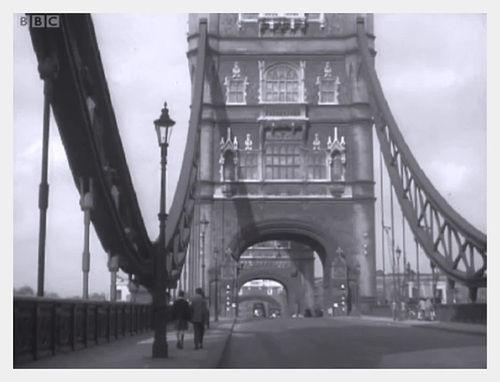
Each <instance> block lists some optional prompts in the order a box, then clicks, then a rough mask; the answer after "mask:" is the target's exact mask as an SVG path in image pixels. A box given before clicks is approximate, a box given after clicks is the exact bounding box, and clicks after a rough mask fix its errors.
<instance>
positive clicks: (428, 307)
mask: <svg viewBox="0 0 500 382" xmlns="http://www.w3.org/2000/svg"><path fill="white" fill-rule="evenodd" d="M425 319H426V320H427V321H434V307H433V306H432V301H431V299H430V298H428V299H427V300H425Z"/></svg>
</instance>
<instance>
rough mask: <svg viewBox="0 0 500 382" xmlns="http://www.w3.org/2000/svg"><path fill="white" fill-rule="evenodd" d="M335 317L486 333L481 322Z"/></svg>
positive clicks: (459, 331) (478, 333) (484, 326)
mask: <svg viewBox="0 0 500 382" xmlns="http://www.w3.org/2000/svg"><path fill="white" fill-rule="evenodd" d="M334 318H335V319H347V320H356V319H358V320H363V321H373V322H380V323H385V324H386V325H394V326H413V327H421V328H426V329H437V330H447V331H452V332H458V333H467V334H477V335H486V333H487V326H486V325H481V324H470V323H465V322H448V321H419V320H402V321H398V320H396V321H394V320H393V319H392V318H391V317H375V316H363V315H362V316H337V317H334Z"/></svg>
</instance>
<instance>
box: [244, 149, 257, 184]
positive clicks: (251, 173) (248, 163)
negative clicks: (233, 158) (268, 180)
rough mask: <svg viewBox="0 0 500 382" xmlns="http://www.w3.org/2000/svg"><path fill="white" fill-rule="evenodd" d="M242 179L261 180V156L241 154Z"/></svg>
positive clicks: (245, 152) (246, 152)
mask: <svg viewBox="0 0 500 382" xmlns="http://www.w3.org/2000/svg"><path fill="white" fill-rule="evenodd" d="M240 156H241V158H240V171H241V177H240V179H259V156H258V153H256V152H251V151H244V152H242V153H240Z"/></svg>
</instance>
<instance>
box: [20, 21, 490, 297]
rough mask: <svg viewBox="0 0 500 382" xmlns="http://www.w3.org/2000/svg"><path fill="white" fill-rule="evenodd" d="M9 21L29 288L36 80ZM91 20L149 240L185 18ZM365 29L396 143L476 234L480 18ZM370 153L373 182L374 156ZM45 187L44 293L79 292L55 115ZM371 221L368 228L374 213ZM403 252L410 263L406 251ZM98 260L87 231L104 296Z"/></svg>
mask: <svg viewBox="0 0 500 382" xmlns="http://www.w3.org/2000/svg"><path fill="white" fill-rule="evenodd" d="M16 17H17V16H16V15H15V16H14V33H13V37H14V46H13V59H14V81H13V86H14V93H13V94H14V98H13V101H14V114H13V117H14V120H13V122H14V131H13V160H14V163H13V215H14V220H13V223H14V225H13V239H14V240H13V284H14V287H20V286H23V285H30V286H32V287H33V289H36V282H37V281H36V280H37V256H38V249H37V248H38V221H39V210H38V207H37V203H38V186H39V183H40V171H41V170H40V166H41V165H40V163H41V147H42V145H41V136H42V107H43V98H42V82H41V80H40V79H39V75H38V72H37V63H36V59H35V55H34V53H33V48H32V45H31V41H30V39H29V33H28V29H27V28H26V27H20V26H19V24H18V23H16ZM93 20H94V24H95V29H96V33H97V38H98V42H99V47H100V52H101V56H102V60H103V63H104V69H105V73H106V77H107V81H108V87H109V89H110V92H111V100H112V103H113V107H114V110H115V115H116V119H117V123H118V127H119V130H120V134H121V138H122V142H123V145H124V149H125V153H126V156H127V162H128V165H129V168H130V171H131V175H132V179H133V182H134V186H135V190H136V193H137V196H138V199H139V204H140V207H141V210H142V214H143V218H144V220H145V224H146V227H147V230H148V233H149V235H150V238H151V239H155V238H156V236H157V234H158V220H157V213H158V207H159V175H160V174H159V149H158V146H157V142H156V136H155V133H154V127H153V120H154V119H156V118H158V116H159V114H160V110H161V107H162V105H163V102H164V101H167V102H168V105H169V109H170V116H171V117H172V118H173V119H174V120H175V121H176V122H177V123H176V125H175V126H174V133H173V136H172V145H171V148H170V151H169V165H168V166H169V167H168V181H169V184H168V185H169V191H168V198H169V200H170V198H171V197H172V196H173V193H174V190H175V186H176V178H177V177H178V173H179V167H180V161H181V159H182V150H183V146H184V143H185V133H186V129H187V124H188V118H189V100H190V83H189V77H188V66H187V58H186V50H187V42H186V32H187V24H186V20H187V15H185V14H97V15H94V16H93ZM375 35H376V44H375V46H376V50H377V57H376V68H377V73H378V75H379V78H380V80H381V82H382V86H383V89H384V92H385V95H386V97H387V100H388V102H389V104H390V106H391V110H392V112H393V114H394V116H395V118H396V120H397V122H398V124H399V127H400V129H401V130H402V132H403V135H404V137H405V139H406V142H407V143H408V145H409V147H410V148H411V150H412V152H413V154H414V155H415V157H416V158H417V160H418V162H419V164H420V166H421V168H422V169H423V170H424V171H425V173H426V174H427V176H428V177H429V178H430V179H431V181H432V182H433V183H434V185H435V186H436V188H437V189H438V190H439V191H440V192H441V194H442V195H443V196H444V197H446V198H447V200H448V201H449V203H450V204H451V205H452V206H453V207H454V208H456V210H457V211H458V212H459V213H460V214H461V215H463V216H464V217H465V218H466V219H468V220H469V221H470V222H471V223H472V224H473V225H474V226H476V227H477V228H478V229H480V230H481V231H483V232H486V16H485V15H481V14H376V15H375ZM376 147H377V145H376ZM375 158H376V161H375V164H376V179H377V181H378V179H379V178H378V177H379V175H378V154H376V155H375ZM385 184H386V185H387V184H388V183H387V182H386V183H385ZM49 185H50V200H49V210H48V228H47V245H46V276H45V290H46V291H47V292H57V293H59V294H60V295H61V296H75V295H81V290H82V281H81V280H82V273H81V254H82V250H83V213H82V212H81V211H80V209H79V204H78V201H79V195H78V192H77V190H76V188H75V186H74V184H73V181H72V178H71V174H70V171H69V167H68V164H67V160H66V157H65V153H64V149H63V147H62V145H61V142H60V138H59V134H58V131H57V128H56V126H55V124H54V121H52V124H51V129H50V151H49ZM376 190H377V193H378V191H379V186H378V185H377V187H376ZM387 204H388V203H386V206H387ZM377 211H378V210H377ZM398 213H399V212H398ZM376 219H377V224H378V222H379V220H380V214H379V213H378V215H377V217H376ZM379 235H380V234H378V235H377V246H378V247H380V236H379ZM407 242H411V239H409V238H407ZM407 250H408V254H409V257H410V258H411V256H412V255H413V252H412V251H413V249H410V248H407ZM378 252H379V256H378V257H379V260H378V264H377V267H378V268H381V265H380V251H378ZM106 261H107V256H106V254H105V253H104V251H103V250H102V248H101V246H100V244H99V242H98V239H97V237H96V236H95V234H94V233H93V232H92V235H91V273H90V292H91V293H92V292H106V293H107V292H108V291H109V273H108V271H107V267H106ZM421 262H426V263H428V261H426V260H422V259H421ZM386 266H387V265H386ZM426 269H428V264H427V265H426Z"/></svg>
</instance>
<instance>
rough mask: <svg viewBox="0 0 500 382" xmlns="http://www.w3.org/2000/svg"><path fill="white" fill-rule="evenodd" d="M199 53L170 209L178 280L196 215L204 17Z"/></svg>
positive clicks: (169, 245)
mask: <svg viewBox="0 0 500 382" xmlns="http://www.w3.org/2000/svg"><path fill="white" fill-rule="evenodd" d="M199 28H200V32H199V40H198V56H197V60H196V69H195V74H194V89H193V98H192V104H191V115H190V118H189V130H188V136H187V141H186V149H185V151H184V157H183V161H182V167H181V171H180V176H179V182H178V183H177V188H176V190H175V194H174V198H173V202H172V206H171V208H170V212H169V216H168V220H167V226H166V233H165V235H166V236H165V237H166V239H165V243H166V251H167V253H168V255H167V256H168V257H167V269H169V268H170V270H171V271H173V272H171V273H170V278H171V280H172V279H174V280H175V279H177V278H178V277H179V274H180V270H179V267H181V266H182V264H183V263H184V260H185V256H186V250H187V245H188V242H189V237H190V232H191V231H190V226H191V222H192V220H193V216H194V213H193V212H194V206H195V203H194V198H195V195H196V187H197V181H198V159H199V157H198V151H197V149H198V147H199V139H200V120H201V113H202V107H203V88H204V81H205V62H206V54H207V21H206V19H201V20H200V24H199Z"/></svg>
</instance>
